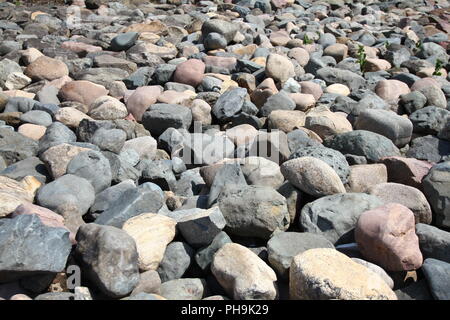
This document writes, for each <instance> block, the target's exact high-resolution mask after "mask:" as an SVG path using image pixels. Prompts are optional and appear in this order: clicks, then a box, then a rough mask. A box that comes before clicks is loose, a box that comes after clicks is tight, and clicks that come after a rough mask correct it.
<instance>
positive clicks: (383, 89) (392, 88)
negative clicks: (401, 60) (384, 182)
mask: <svg viewBox="0 0 450 320" xmlns="http://www.w3.org/2000/svg"><path fill="white" fill-rule="evenodd" d="M410 92H411V91H410V90H409V87H408V85H407V84H406V83H404V82H402V81H399V80H381V81H378V83H377V85H376V87H375V93H376V94H377V95H378V96H379V97H380V98H381V99H383V100H386V101H396V100H397V99H398V98H399V97H400V96H401V95H402V94H407V93H410Z"/></svg>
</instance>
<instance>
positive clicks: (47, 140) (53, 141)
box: [39, 122, 77, 154]
mask: <svg viewBox="0 0 450 320" xmlns="http://www.w3.org/2000/svg"><path fill="white" fill-rule="evenodd" d="M76 141H77V136H76V135H75V133H73V132H72V130H70V129H69V128H68V127H66V126H65V125H64V124H62V123H61V122H53V123H52V124H51V125H50V126H48V127H47V130H46V131H45V134H44V136H43V137H42V138H41V139H40V140H39V154H41V153H43V152H45V151H46V150H47V149H49V148H51V147H54V146H56V145H58V144H62V143H69V144H70V143H71V142H76Z"/></svg>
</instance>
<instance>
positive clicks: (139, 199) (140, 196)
mask: <svg viewBox="0 0 450 320" xmlns="http://www.w3.org/2000/svg"><path fill="white" fill-rule="evenodd" d="M163 203H164V195H162V194H161V192H159V191H158V190H150V189H146V188H145V187H144V188H143V187H140V188H133V189H129V190H125V192H123V193H122V194H121V195H120V196H119V197H118V198H116V199H115V201H114V202H113V203H111V205H110V206H109V208H108V209H106V210H105V211H103V213H102V214H101V215H100V216H99V217H98V218H97V219H96V220H95V223H97V224H102V225H110V226H114V227H117V228H121V227H122V226H123V224H124V223H125V222H126V221H127V220H129V219H131V218H133V217H135V216H137V215H140V214H141V213H148V212H150V213H156V212H158V210H159V209H160V208H161V207H162V205H163Z"/></svg>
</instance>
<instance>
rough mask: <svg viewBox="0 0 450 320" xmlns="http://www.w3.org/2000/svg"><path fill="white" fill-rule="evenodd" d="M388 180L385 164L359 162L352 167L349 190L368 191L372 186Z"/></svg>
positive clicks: (347, 186) (347, 187)
mask: <svg viewBox="0 0 450 320" xmlns="http://www.w3.org/2000/svg"><path fill="white" fill-rule="evenodd" d="M387 181H388V173H387V170H386V166H385V165H384V164H359V165H354V166H351V167H350V175H349V177H348V183H347V185H346V190H347V192H367V191H368V190H369V189H370V188H371V187H373V186H375V185H378V184H383V183H386V182H387Z"/></svg>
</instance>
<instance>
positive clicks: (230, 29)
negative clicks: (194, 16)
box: [202, 19, 239, 43]
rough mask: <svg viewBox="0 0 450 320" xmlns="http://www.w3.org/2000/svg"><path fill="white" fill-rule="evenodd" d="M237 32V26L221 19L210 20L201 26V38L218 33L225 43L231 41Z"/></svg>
mask: <svg viewBox="0 0 450 320" xmlns="http://www.w3.org/2000/svg"><path fill="white" fill-rule="evenodd" d="M238 30H239V27H238V25H237V24H235V23H231V22H228V21H224V20H221V19H210V20H208V21H205V22H204V23H203V25H202V35H203V37H207V36H208V34H210V33H218V34H220V35H222V36H223V37H224V38H225V39H226V41H227V43H230V42H231V41H232V40H233V38H234V36H235V35H236V33H237V32H238Z"/></svg>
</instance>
